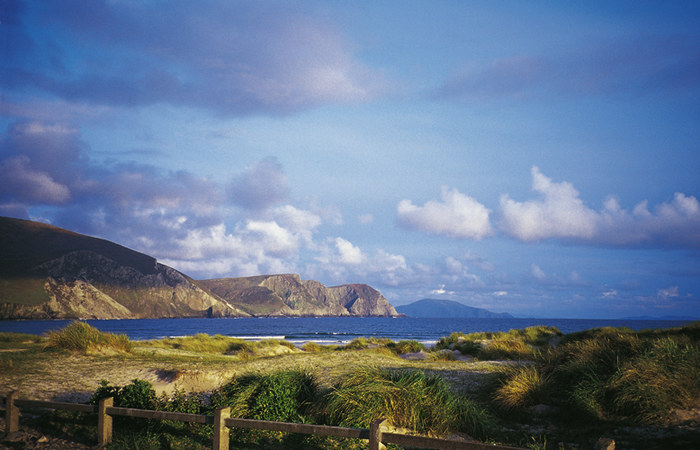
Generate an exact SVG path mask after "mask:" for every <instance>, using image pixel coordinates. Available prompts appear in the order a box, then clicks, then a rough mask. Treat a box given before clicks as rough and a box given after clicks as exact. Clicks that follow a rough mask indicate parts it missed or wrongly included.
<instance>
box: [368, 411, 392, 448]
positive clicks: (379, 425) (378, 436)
mask: <svg viewBox="0 0 700 450" xmlns="http://www.w3.org/2000/svg"><path fill="white" fill-rule="evenodd" d="M388 424H389V421H388V420H386V419H377V420H375V421H374V422H372V423H370V424H369V450H385V449H386V446H385V445H384V444H383V443H382V432H383V429H384V428H385V427H386V426H387V425H388Z"/></svg>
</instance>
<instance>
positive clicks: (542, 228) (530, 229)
mask: <svg viewBox="0 0 700 450" xmlns="http://www.w3.org/2000/svg"><path fill="white" fill-rule="evenodd" d="M532 188H533V190H534V191H535V192H538V193H540V194H541V195H542V198H540V199H537V200H527V201H525V202H517V201H515V200H513V199H511V198H510V197H509V196H508V195H507V194H506V195H503V196H502V197H501V201H500V206H501V221H500V229H501V230H502V231H503V232H504V233H505V234H507V235H509V236H512V237H515V238H517V239H519V240H522V241H526V242H531V241H539V240H543V239H551V238H554V239H566V240H571V241H577V242H580V243H592V244H596V245H607V246H630V247H634V246H641V247H644V246H650V247H669V246H670V247H674V246H690V247H694V248H698V247H700V203H699V202H698V200H697V199H696V198H695V197H694V196H686V195H685V194H683V193H679V192H677V193H676V194H674V196H673V200H672V201H670V202H664V203H661V204H659V205H657V206H656V208H654V210H653V211H650V210H649V207H648V202H647V201H646V200H645V201H642V202H640V203H638V204H637V205H636V206H635V207H634V208H633V210H632V211H631V212H630V211H627V210H625V209H623V208H622V207H621V206H620V204H619V201H618V200H617V199H616V198H615V197H613V196H610V197H608V198H607V199H606V200H605V202H604V204H603V209H602V210H601V211H594V210H592V209H590V208H588V207H586V206H585V205H584V204H583V201H582V200H581V199H580V198H579V193H578V191H576V189H574V187H573V185H572V184H571V183H568V182H561V183H555V182H553V181H552V180H551V179H550V178H547V177H546V176H544V175H543V174H542V173H541V172H540V170H539V169H538V168H537V167H533V168H532Z"/></svg>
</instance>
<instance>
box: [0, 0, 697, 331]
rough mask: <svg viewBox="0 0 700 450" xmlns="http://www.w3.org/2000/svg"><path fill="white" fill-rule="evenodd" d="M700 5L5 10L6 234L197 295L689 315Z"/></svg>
mask: <svg viewBox="0 0 700 450" xmlns="http://www.w3.org/2000/svg"><path fill="white" fill-rule="evenodd" d="M699 19H700V4H698V3H697V2H652V1H649V2H646V1H629V2H623V1H607V2H581V3H576V4H572V2H545V1H542V2H537V1H533V2H521V1H513V2H511V1H484V2H479V1H473V2H462V1H381V2H376V1H366V2H365V1H357V2H333V1H329V2H320V1H319V2H315V1H304V2H284V1H281V2H276V1H263V2H258V1H251V2H230V1H215V0H214V1H202V2H190V1H184V0H181V1H167V2H166V1H130V0H112V1H107V0H104V1H100V0H94V1H90V2H82V1H56V2H40V1H34V2H32V1H29V2H23V1H18V0H5V1H3V2H2V3H0V45H1V48H0V52H1V55H0V60H1V61H2V63H1V64H0V89H1V91H0V95H1V97H0V180H2V181H1V182H0V215H4V216H11V217H19V218H28V219H33V220H39V221H44V222H48V223H52V224H54V225H57V226H61V227H64V228H68V229H71V230H74V231H77V232H81V233H86V234H90V235H94V236H99V237H102V238H106V239H109V240H112V241H115V242H118V243H120V244H122V245H126V246H128V247H131V248H134V249H136V250H139V251H142V252H145V253H148V254H151V255H153V256H155V257H156V258H158V260H159V261H160V262H162V263H164V264H167V265H170V266H172V267H174V268H176V269H178V270H181V271H183V272H185V273H187V274H189V275H191V276H193V277H195V278H199V279H204V278H214V277H228V276H246V275H256V274H266V273H283V272H284V273H286V272H293V273H299V274H300V275H301V276H302V278H304V279H316V280H319V281H321V282H323V283H324V284H327V285H336V284H342V283H351V282H358V283H368V284H370V285H372V286H373V287H375V288H377V289H379V290H380V291H381V292H382V293H383V294H384V295H385V296H386V297H387V298H388V299H389V300H390V301H391V302H392V303H393V304H394V305H401V304H405V303H410V302H412V301H415V300H418V299H421V298H426V297H431V298H442V299H451V300H457V301H460V302H463V303H465V304H468V305H471V306H476V307H483V308H487V309H490V310H493V311H507V312H510V313H512V314H514V315H518V316H534V317H583V318H612V317H625V316H641V315H651V316H665V315H681V316H693V317H700V203H699V201H698V198H699V197H700V176H698V174H700V144H699V143H700V29H699V28H698V27H697V23H698V20H699Z"/></svg>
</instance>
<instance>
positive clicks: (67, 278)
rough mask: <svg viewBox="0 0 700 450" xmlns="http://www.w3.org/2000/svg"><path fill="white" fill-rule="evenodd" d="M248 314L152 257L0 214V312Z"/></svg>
mask: <svg viewBox="0 0 700 450" xmlns="http://www.w3.org/2000/svg"><path fill="white" fill-rule="evenodd" d="M247 315H248V314H247V313H245V312H243V311H240V310H238V309H236V308H234V307H232V306H231V305H229V304H228V303H226V302H225V301H223V300H221V299H220V298H218V297H217V296H215V295H212V294H211V293H209V292H207V291H206V290H205V289H203V288H202V287H201V286H199V285H198V284H197V282H196V281H194V280H192V279H191V278H189V277H187V276H186V275H184V274H182V273H180V272H178V271H176V270H175V269H172V268H170V267H168V266H164V265H162V264H159V263H158V262H157V261H156V260H155V258H153V257H151V256H148V255H144V254H143V253H139V252H136V251H134V250H130V249H128V248H126V247H123V246H121V245H117V244H115V243H113V242H109V241H106V240H104V239H98V238H94V237H90V236H84V235H81V234H78V233H74V232H71V231H68V230H64V229H62V228H58V227H54V226H51V225H47V224H43V223H38V222H32V221H28V220H20V219H11V218H6V217H0V319H59V318H61V319H62V318H82V319H126V318H152V317H209V316H247Z"/></svg>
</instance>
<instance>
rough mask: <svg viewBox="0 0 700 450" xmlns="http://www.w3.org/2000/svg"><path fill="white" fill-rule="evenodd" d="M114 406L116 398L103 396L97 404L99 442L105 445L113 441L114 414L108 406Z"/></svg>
mask: <svg viewBox="0 0 700 450" xmlns="http://www.w3.org/2000/svg"><path fill="white" fill-rule="evenodd" d="M111 406H114V398H112V397H109V398H103V399H101V400H100V403H99V404H98V405H97V441H98V442H97V443H98V444H99V445H100V446H101V447H103V446H105V445H107V444H109V443H110V442H112V416H110V415H109V414H107V408H109V407H111Z"/></svg>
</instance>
